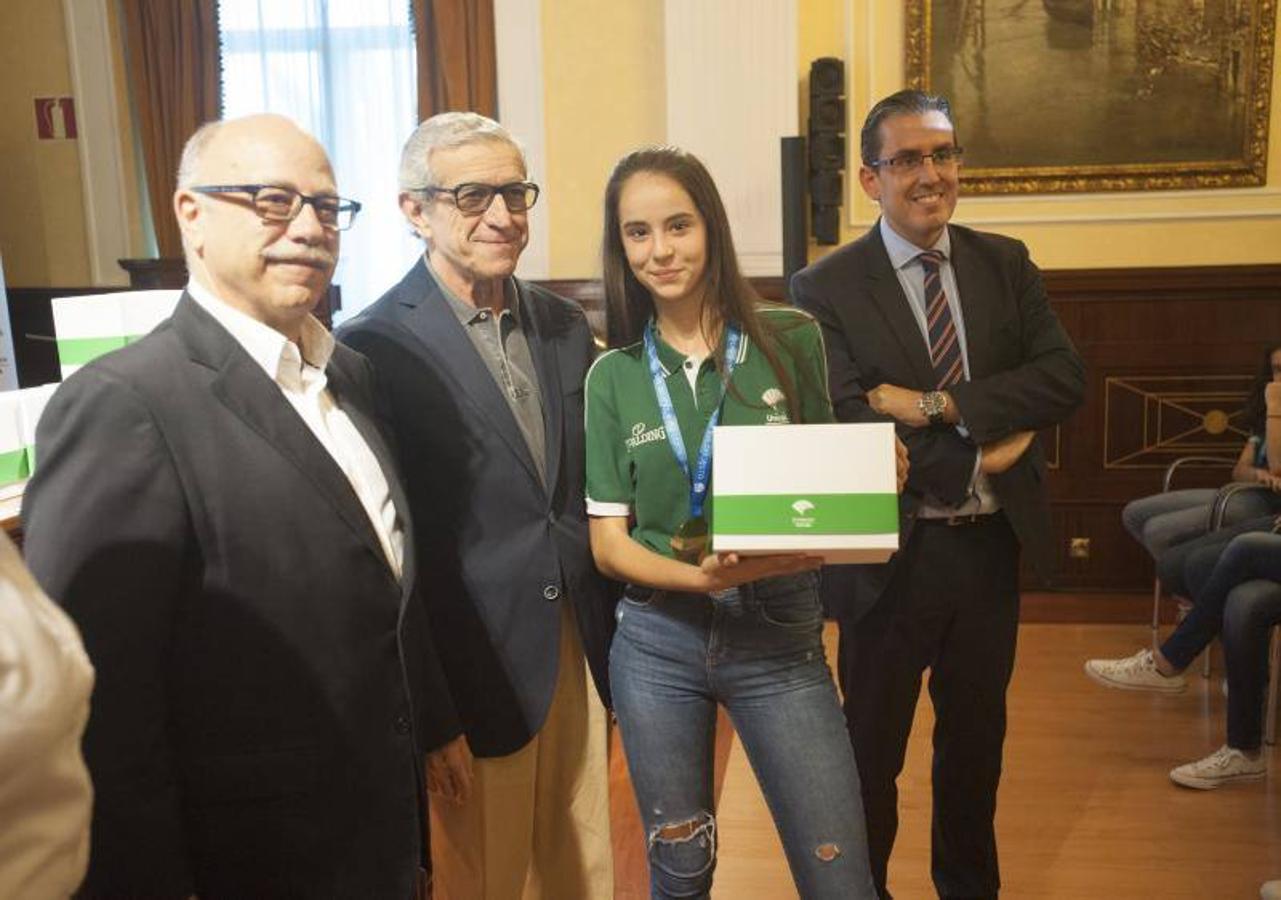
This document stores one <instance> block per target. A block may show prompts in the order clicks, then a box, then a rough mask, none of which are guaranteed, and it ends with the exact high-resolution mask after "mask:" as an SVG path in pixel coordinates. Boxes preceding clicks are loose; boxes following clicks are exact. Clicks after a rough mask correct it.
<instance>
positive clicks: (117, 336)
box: [0, 291, 180, 487]
mask: <svg viewBox="0 0 1281 900" xmlns="http://www.w3.org/2000/svg"><path fill="white" fill-rule="evenodd" d="M179 294H180V292H179V291H129V292H124V293H114V294H94V295H90V296H83V297H58V298H55V299H54V301H53V328H54V332H55V335H56V337H57V345H58V363H59V367H60V368H61V371H62V377H63V379H64V380H65V379H66V378H67V376H69V375H71V374H72V373H73V372H75V371H76V370H77V369H79V368H80V367H81V366H83V365H85V364H86V363H88V362H90V361H91V360H93V359H95V358H96V357H99V356H101V355H102V354H104V353H108V352H110V351H112V350H117V349H119V348H121V347H123V346H125V345H126V344H128V343H129V342H131V341H135V340H137V339H138V338H140V337H141V336H142V335H144V334H146V333H147V332H148V331H151V329H153V328H155V327H156V326H157V325H159V324H160V323H161V322H163V321H164V320H165V319H167V318H169V315H170V314H171V313H172V312H173V308H174V306H175V305H176V304H177V302H178V297H179ZM57 387H58V385H56V384H45V385H41V386H40V387H34V388H23V389H22V390H17V391H3V392H0V487H3V486H9V485H15V484H18V483H20V482H22V481H25V480H26V479H27V478H29V477H30V476H31V474H32V473H33V472H34V471H35V469H36V448H35V445H36V423H37V422H39V421H40V415H41V413H43V412H44V408H45V406H46V404H48V402H49V398H50V397H52V396H53V392H54V391H55V390H56V389H57Z"/></svg>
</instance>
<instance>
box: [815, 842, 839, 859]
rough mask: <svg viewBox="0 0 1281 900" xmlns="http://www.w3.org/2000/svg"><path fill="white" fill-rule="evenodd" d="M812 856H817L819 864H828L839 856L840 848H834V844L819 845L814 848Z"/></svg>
mask: <svg viewBox="0 0 1281 900" xmlns="http://www.w3.org/2000/svg"><path fill="white" fill-rule="evenodd" d="M814 855H815V856H817V857H818V858H819V860H820V861H821V862H825V863H830V862H832V861H833V860H834V859H836V858H837V857H838V856H840V855H841V848H840V847H838V846H836V844H819V845H818V846H817V847H815V848H814Z"/></svg>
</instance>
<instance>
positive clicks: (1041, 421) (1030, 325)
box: [949, 242, 1085, 444]
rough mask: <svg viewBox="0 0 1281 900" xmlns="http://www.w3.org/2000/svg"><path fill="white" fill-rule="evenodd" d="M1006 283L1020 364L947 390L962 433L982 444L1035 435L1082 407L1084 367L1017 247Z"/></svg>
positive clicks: (1023, 249)
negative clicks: (1022, 434)
mask: <svg viewBox="0 0 1281 900" xmlns="http://www.w3.org/2000/svg"><path fill="white" fill-rule="evenodd" d="M1015 247H1016V248H1017V250H1016V252H1015V253H1013V254H1011V255H1010V256H1009V257H1008V259H1007V260H1006V262H1005V266H1006V269H1005V277H1006V278H1007V279H1008V281H1009V283H1010V284H1011V286H1012V289H1013V291H1014V296H1015V301H1016V303H1017V305H1018V332H1017V334H1012V335H1010V337H1009V339H1010V340H1014V341H1017V343H1018V362H1017V364H1016V365H1014V366H1011V367H1007V368H1003V369H1002V370H1001V371H999V372H996V373H994V374H991V375H988V376H986V377H983V378H978V379H975V380H973V381H965V382H962V383H960V384H957V385H954V386H953V387H951V388H950V389H949V393H951V395H952V398H953V399H954V400H955V401H956V408H957V410H958V411H959V412H960V414H961V418H962V420H963V421H964V422H965V425H966V427H967V428H968V429H969V430H970V433H971V434H972V435H973V436H974V439H975V440H976V441H977V442H979V443H980V444H985V443H987V442H989V441H993V440H997V439H999V438H1003V437H1005V436H1007V435H1009V434H1012V433H1014V432H1016V431H1037V430H1040V429H1042V428H1048V427H1050V426H1052V425H1056V424H1058V423H1059V422H1062V421H1063V420H1064V419H1066V418H1067V417H1068V416H1069V415H1070V414H1071V413H1072V411H1073V410H1074V409H1076V408H1077V406H1079V405H1080V403H1081V399H1082V397H1083V395H1084V391H1085V367H1084V365H1083V364H1082V362H1081V357H1080V356H1079V355H1077V352H1076V348H1075V347H1073V346H1072V341H1071V340H1070V339H1069V338H1068V336H1067V332H1065V331H1064V330H1063V326H1062V325H1061V324H1059V320H1058V317H1057V316H1055V315H1054V311H1053V310H1052V309H1050V302H1049V299H1048V298H1047V297H1046V295H1045V286H1044V284H1043V283H1042V281H1041V273H1040V271H1039V270H1038V269H1037V267H1036V265H1035V264H1034V263H1033V262H1032V260H1031V259H1029V258H1028V252H1027V248H1026V247H1025V246H1024V245H1023V244H1022V243H1018V242H1015Z"/></svg>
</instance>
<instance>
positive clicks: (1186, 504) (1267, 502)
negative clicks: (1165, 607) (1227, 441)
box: [1121, 488, 1281, 584]
mask: <svg viewBox="0 0 1281 900" xmlns="http://www.w3.org/2000/svg"><path fill="white" fill-rule="evenodd" d="M1217 493H1218V491H1217V490H1215V489H1214V488H1189V489H1187V490H1181V491H1166V492H1165V493H1162V494H1153V495H1152V496H1150V497H1140V498H1139V499H1138V500H1132V501H1130V502H1129V503H1127V504H1125V508H1124V509H1122V510H1121V523H1122V524H1123V525H1125V530H1126V531H1128V532H1129V533H1130V535H1131V537H1133V538H1134V539H1135V540H1136V541H1138V542H1139V543H1140V544H1142V545H1143V546H1144V548H1146V549H1147V551H1148V553H1150V554H1152V558H1153V559H1156V558H1158V557H1159V556H1161V554H1163V553H1165V552H1166V551H1167V550H1169V549H1170V548H1171V547H1173V546H1175V545H1177V544H1182V543H1184V542H1185V541H1190V540H1192V539H1193V538H1197V537H1200V536H1201V535H1203V534H1205V533H1206V532H1207V531H1208V530H1209V528H1210V508H1211V507H1212V506H1213V505H1214V498H1215V495H1216V494H1217ZM1278 507H1281V497H1278V496H1277V495H1276V494H1273V493H1270V492H1268V491H1244V492H1242V493H1239V494H1236V495H1235V496H1233V497H1232V499H1231V500H1230V501H1229V502H1228V506H1227V509H1225V510H1224V515H1223V524H1224V525H1234V524H1236V523H1237V522H1243V521H1245V520H1246V519H1252V518H1254V517H1256V516H1262V515H1266V514H1268V513H1270V512H1275V511H1276V510H1277V509H1278ZM1162 583H1163V584H1164V579H1162Z"/></svg>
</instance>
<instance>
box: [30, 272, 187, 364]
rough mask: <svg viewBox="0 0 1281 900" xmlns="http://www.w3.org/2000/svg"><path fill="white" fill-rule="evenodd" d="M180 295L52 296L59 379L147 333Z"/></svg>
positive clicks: (169, 293)
mask: <svg viewBox="0 0 1281 900" xmlns="http://www.w3.org/2000/svg"><path fill="white" fill-rule="evenodd" d="M181 295H182V292H181V291H173V290H167V291H122V292H119V293H113V294H88V295H85V296H82V297H55V298H54V299H53V303H52V306H53V331H54V335H55V336H56V337H57V342H58V365H59V367H60V368H61V370H62V377H63V379H64V380H65V379H66V378H67V376H68V375H70V374H71V373H72V372H75V371H76V370H77V369H79V368H80V367H81V366H83V365H85V364H86V363H88V362H91V361H92V360H94V359H97V358H98V357H99V356H102V355H103V354H104V353H109V352H111V351H112V350H119V349H120V348H121V347H123V346H125V345H126V344H129V343H131V342H133V341H136V340H137V339H138V338H140V337H142V336H143V335H144V334H146V333H147V332H148V331H151V329H153V328H155V327H156V326H157V325H159V324H160V323H161V322H163V321H164V320H165V319H167V318H169V316H170V315H172V313H173V309H174V307H175V306H177V305H178V298H179V297H180V296H181Z"/></svg>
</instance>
